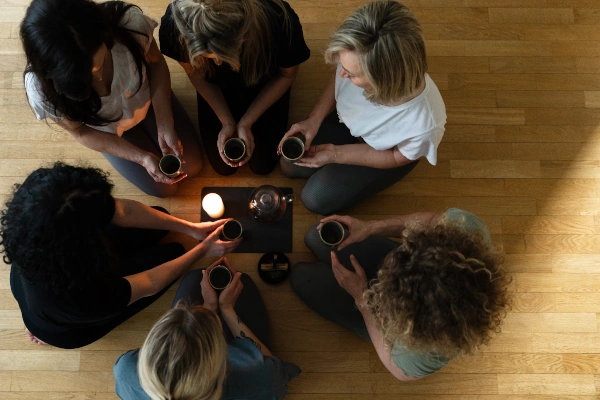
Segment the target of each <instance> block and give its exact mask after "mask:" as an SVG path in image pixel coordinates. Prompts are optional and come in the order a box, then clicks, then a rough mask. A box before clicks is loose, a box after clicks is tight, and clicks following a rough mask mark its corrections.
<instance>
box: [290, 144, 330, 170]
mask: <svg viewBox="0 0 600 400" xmlns="http://www.w3.org/2000/svg"><path fill="white" fill-rule="evenodd" d="M336 158H337V156H336V150H335V146H334V145H333V144H320V145H317V146H311V147H310V148H309V149H308V151H307V152H306V153H304V157H302V158H301V159H300V160H298V161H296V163H295V164H296V165H298V166H300V167H308V168H320V167H322V166H323V165H326V164H331V163H334V162H335V161H336Z"/></svg>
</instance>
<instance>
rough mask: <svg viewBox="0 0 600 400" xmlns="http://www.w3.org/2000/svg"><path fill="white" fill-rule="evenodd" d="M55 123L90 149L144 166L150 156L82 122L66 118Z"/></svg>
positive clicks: (119, 138) (116, 137)
mask: <svg viewBox="0 0 600 400" xmlns="http://www.w3.org/2000/svg"><path fill="white" fill-rule="evenodd" d="M54 122H56V124H57V125H58V126H60V127H61V128H63V129H64V130H66V131H67V132H69V134H71V136H73V138H74V139H75V140H77V141H78V142H79V143H81V144H82V145H84V146H85V147H87V148H89V149H92V150H96V151H99V152H101V153H107V154H111V155H113V156H115V157H119V158H123V159H125V160H129V161H132V162H134V163H136V164H140V165H144V162H145V160H146V158H148V156H149V153H148V152H146V151H144V150H142V149H140V148H139V147H137V146H135V145H133V144H131V143H129V142H128V141H127V140H125V139H123V138H121V137H119V136H118V135H115V134H113V133H108V132H103V131H99V130H97V129H94V128H90V127H89V126H87V125H84V124H82V123H81V122H76V121H71V120H68V119H66V118H63V119H56V120H54Z"/></svg>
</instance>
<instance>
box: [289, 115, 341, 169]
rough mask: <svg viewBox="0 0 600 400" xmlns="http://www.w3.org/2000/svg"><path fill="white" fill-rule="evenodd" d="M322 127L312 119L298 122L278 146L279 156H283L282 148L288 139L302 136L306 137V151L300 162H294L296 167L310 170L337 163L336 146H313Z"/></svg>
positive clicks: (329, 144)
mask: <svg viewBox="0 0 600 400" xmlns="http://www.w3.org/2000/svg"><path fill="white" fill-rule="evenodd" d="M320 126H321V124H320V123H319V122H317V121H315V120H314V119H312V118H308V119H305V120H304V121H300V122H296V123H295V124H293V125H292V126H291V127H290V130H289V131H287V132H286V133H285V134H284V135H283V138H282V139H281V141H280V142H279V145H278V146H277V154H279V155H281V148H282V146H283V142H285V140H286V139H288V138H290V137H293V136H298V135H302V136H304V148H305V149H306V150H305V152H304V155H303V156H302V158H301V159H300V160H298V161H294V164H295V165H298V166H300V167H308V168H320V167H322V166H323V165H326V164H330V163H333V162H335V161H336V158H337V155H336V149H335V145H333V144H331V143H328V144H319V145H316V146H311V144H312V141H313V139H314V138H315V136H317V132H318V131H319V127H320Z"/></svg>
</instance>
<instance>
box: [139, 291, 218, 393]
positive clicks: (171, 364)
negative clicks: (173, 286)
mask: <svg viewBox="0 0 600 400" xmlns="http://www.w3.org/2000/svg"><path fill="white" fill-rule="evenodd" d="M226 370H227V343H226V342H225V337H224V335H223V330H222V328H221V323H220V321H219V318H218V317H217V316H216V314H215V313H213V312H212V311H209V310H207V309H205V308H203V307H190V306H189V305H187V304H185V303H184V302H181V301H180V302H179V303H177V306H175V308H173V309H171V310H169V311H168V312H167V313H166V314H165V315H163V317H162V318H161V319H160V320H159V321H158V322H157V323H156V324H155V325H154V326H153V327H152V329H151V330H150V333H149V334H148V337H146V341H145V342H144V345H143V346H142V349H141V350H140V357H139V360H138V375H139V379H140V384H141V385H142V388H143V389H144V391H145V392H146V393H147V394H148V396H150V398H151V399H153V400H217V399H219V398H220V397H221V394H222V390H223V388H222V386H223V381H224V380H225V374H226Z"/></svg>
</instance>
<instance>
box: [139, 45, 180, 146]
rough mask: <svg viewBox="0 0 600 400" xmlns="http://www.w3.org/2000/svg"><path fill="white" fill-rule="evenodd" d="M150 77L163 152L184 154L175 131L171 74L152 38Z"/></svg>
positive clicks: (149, 51) (147, 58) (151, 93)
mask: <svg viewBox="0 0 600 400" xmlns="http://www.w3.org/2000/svg"><path fill="white" fill-rule="evenodd" d="M146 61H147V62H148V79H149V84H150V96H151V99H152V107H153V109H154V114H155V115H156V129H157V131H158V138H159V145H160V147H161V151H162V153H163V154H170V153H175V154H176V155H179V156H182V155H183V154H182V152H183V147H182V146H181V142H180V141H179V138H178V137H177V134H176V132H175V125H174V122H173V108H172V107H171V74H170V73H169V67H168V66H167V62H166V61H165V58H164V57H163V55H162V54H161V52H160V50H159V49H158V46H157V45H156V40H154V39H152V43H151V45H150V50H148V52H147V53H146Z"/></svg>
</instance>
